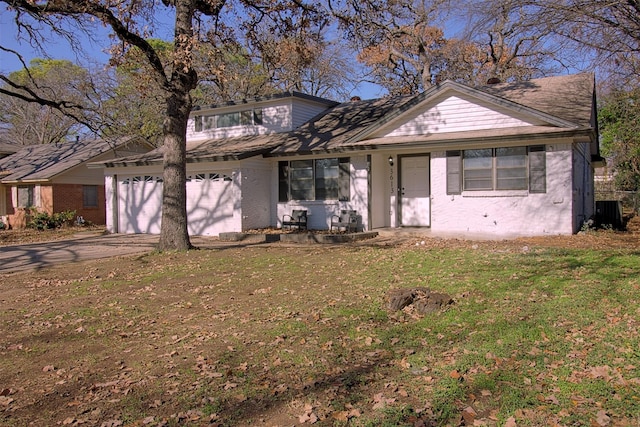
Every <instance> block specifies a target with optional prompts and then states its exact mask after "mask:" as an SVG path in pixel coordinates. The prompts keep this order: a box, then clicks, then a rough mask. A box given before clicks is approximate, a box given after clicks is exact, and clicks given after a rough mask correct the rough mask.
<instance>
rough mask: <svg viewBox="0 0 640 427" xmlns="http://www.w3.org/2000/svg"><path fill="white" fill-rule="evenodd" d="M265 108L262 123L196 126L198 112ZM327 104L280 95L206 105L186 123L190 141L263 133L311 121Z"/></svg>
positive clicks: (294, 126)
mask: <svg viewBox="0 0 640 427" xmlns="http://www.w3.org/2000/svg"><path fill="white" fill-rule="evenodd" d="M252 107H254V108H261V109H262V125H255V126H234V127H226V128H219V129H207V130H203V131H201V132H196V130H195V119H194V117H195V116H210V115H215V114H220V113H230V112H235V111H244V110H247V109H251V108H252ZM326 108H327V106H326V105H324V104H318V103H315V102H312V101H308V100H305V99H300V98H295V97H292V98H281V99H274V100H270V101H266V102H260V103H255V104H251V103H248V104H239V105H234V106H232V107H220V108H216V109H203V110H199V111H194V112H192V113H191V117H190V118H189V122H188V123H187V141H189V142H191V141H202V140H206V139H222V138H228V137H237V136H244V135H263V134H267V133H277V132H288V131H290V130H293V129H295V128H297V127H299V126H301V125H302V124H304V123H306V122H307V121H309V119H311V118H313V117H315V116H316V115H318V114H319V113H321V112H322V111H324V110H325V109H326Z"/></svg>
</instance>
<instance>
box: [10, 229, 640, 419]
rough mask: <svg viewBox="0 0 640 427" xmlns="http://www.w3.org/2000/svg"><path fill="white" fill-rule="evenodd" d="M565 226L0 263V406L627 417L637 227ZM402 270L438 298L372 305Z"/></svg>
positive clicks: (224, 415) (45, 413)
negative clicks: (561, 229) (539, 232)
mask: <svg viewBox="0 0 640 427" xmlns="http://www.w3.org/2000/svg"><path fill="white" fill-rule="evenodd" d="M572 238H573V239H574V240H572V241H574V242H575V241H580V239H587V240H582V242H583V243H584V242H586V243H587V244H582V245H556V244H548V243H549V242H553V239H548V241H539V242H536V241H533V242H522V241H511V242H463V241H451V242H450V241H444V240H435V239H434V240H428V241H426V242H423V243H424V244H421V243H420V242H418V243H417V244H414V243H411V244H404V245H398V246H393V245H391V246H376V245H366V244H364V245H349V244H348V245H342V246H331V247H329V246H323V245H304V246H284V245H280V244H272V245H264V246H260V245H258V246H247V247H230V248H228V249H216V250H199V251H190V252H186V253H151V254H147V255H143V256H135V257H122V258H116V259H107V260H100V261H92V262H90V263H89V262H88V263H78V264H70V265H66V266H60V267H57V268H54V269H47V270H42V271H39V272H35V273H18V274H6V275H0V356H1V357H0V424H1V425H3V426H5V425H6V426H27V425H34V426H54V425H70V426H75V425H83V426H93V425H97V426H104V427H110V426H207V425H220V426H227V425H228V426H247V425H265V426H290V425H306V424H308V425H335V426H398V425H409V426H441V425H443V426H448V425H450V426H458V425H500V426H503V425H507V426H515V425H517V426H541V425H545V426H546V425H550V426H553V425H566V426H579V425H593V426H607V425H611V426H615V425H619V426H638V425H640V338H639V334H640V248H639V247H638V242H639V241H640V239H638V238H636V240H635V244H634V243H632V244H628V245H624V246H619V247H618V246H615V245H614V246H612V245H609V244H607V243H606V242H604V243H603V242H602V241H600V240H598V238H597V237H592V236H591V237H590V236H584V237H581V236H572ZM590 239H591V240H590ZM417 286H425V287H428V288H430V289H432V290H433V291H437V292H442V293H447V294H449V295H450V296H451V297H452V298H453V299H454V304H452V305H450V306H448V307H447V308H446V309H445V310H443V311H440V312H436V313H431V314H426V315H418V314H417V313H415V312H414V311H412V310H411V309H405V310H403V311H398V312H389V311H387V310H386V304H385V295H386V293H387V292H388V291H389V290H391V289H398V288H412V287H417Z"/></svg>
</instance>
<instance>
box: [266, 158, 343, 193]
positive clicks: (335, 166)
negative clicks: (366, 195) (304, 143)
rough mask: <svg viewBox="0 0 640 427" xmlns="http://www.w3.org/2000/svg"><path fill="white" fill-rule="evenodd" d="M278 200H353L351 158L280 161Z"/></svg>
mask: <svg viewBox="0 0 640 427" xmlns="http://www.w3.org/2000/svg"><path fill="white" fill-rule="evenodd" d="M278 181H279V191H278V194H279V197H278V199H279V201H281V202H286V201H288V200H341V201H346V200H349V199H350V190H349V188H350V177H349V158H348V157H344V158H330V159H316V160H292V161H290V162H289V161H284V162H279V163H278Z"/></svg>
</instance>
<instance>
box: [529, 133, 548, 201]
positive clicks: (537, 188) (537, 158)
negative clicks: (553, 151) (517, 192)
mask: <svg viewBox="0 0 640 427" xmlns="http://www.w3.org/2000/svg"><path fill="white" fill-rule="evenodd" d="M546 175H547V156H546V150H545V147H544V145H536V146H533V147H529V192H531V193H545V192H546V191H547V177H546Z"/></svg>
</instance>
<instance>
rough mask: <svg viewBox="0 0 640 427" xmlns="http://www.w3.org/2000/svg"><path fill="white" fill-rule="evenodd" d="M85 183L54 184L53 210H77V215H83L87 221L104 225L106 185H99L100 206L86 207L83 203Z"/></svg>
mask: <svg viewBox="0 0 640 427" xmlns="http://www.w3.org/2000/svg"><path fill="white" fill-rule="evenodd" d="M83 187H84V186H83V185H81V184H56V185H54V186H53V211H54V212H63V211H69V210H71V211H76V215H78V216H82V217H83V218H84V219H85V221H88V222H91V223H92V224H97V225H104V224H105V222H106V218H105V212H106V208H105V197H104V185H98V186H97V187H98V206H97V207H85V206H84V204H83V190H82V189H83Z"/></svg>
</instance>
